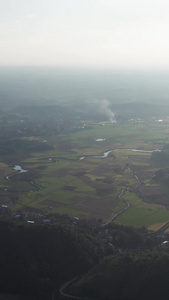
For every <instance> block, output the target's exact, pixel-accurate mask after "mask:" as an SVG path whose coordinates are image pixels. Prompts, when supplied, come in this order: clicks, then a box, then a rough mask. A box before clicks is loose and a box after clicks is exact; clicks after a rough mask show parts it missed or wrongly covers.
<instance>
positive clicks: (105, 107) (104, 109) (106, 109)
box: [100, 99, 116, 123]
mask: <svg viewBox="0 0 169 300" xmlns="http://www.w3.org/2000/svg"><path fill="white" fill-rule="evenodd" d="M100 111H101V113H102V114H104V115H106V116H107V117H108V119H109V121H110V123H116V118H115V114H114V112H113V111H112V110H111V109H110V103H109V101H108V100H106V99H103V100H102V101H101V105H100Z"/></svg>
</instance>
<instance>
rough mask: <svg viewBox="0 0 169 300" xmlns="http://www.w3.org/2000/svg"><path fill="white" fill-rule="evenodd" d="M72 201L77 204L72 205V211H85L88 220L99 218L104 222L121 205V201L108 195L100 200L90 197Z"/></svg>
mask: <svg viewBox="0 0 169 300" xmlns="http://www.w3.org/2000/svg"><path fill="white" fill-rule="evenodd" d="M70 200H73V201H75V202H76V204H75V205H71V209H75V210H81V211H84V212H85V213H86V217H87V218H91V217H97V218H101V219H103V220H107V219H108V218H109V217H110V215H111V214H112V212H113V208H115V207H116V206H117V205H120V204H121V200H120V199H118V198H117V199H116V198H112V197H111V196H108V195H105V196H104V197H101V198H98V199H96V198H92V197H90V196H89V197H84V198H82V197H73V198H71V199H70ZM83 218H84V216H83Z"/></svg>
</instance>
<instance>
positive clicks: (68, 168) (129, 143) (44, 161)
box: [0, 121, 169, 228]
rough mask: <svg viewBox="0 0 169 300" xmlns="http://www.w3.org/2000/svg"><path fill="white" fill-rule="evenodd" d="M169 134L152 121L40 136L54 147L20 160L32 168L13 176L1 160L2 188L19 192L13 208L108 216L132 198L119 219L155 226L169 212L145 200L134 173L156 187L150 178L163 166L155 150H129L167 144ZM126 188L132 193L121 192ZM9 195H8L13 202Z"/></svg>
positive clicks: (166, 126)
mask: <svg viewBox="0 0 169 300" xmlns="http://www.w3.org/2000/svg"><path fill="white" fill-rule="evenodd" d="M147 128H148V129H147ZM168 134H169V127H168V124H160V123H157V122H153V121H152V122H145V123H141V124H139V123H138V124H134V125H133V124H129V123H127V124H125V125H122V124H105V126H103V125H101V124H95V125H90V126H88V125H86V127H85V128H84V129H83V130H78V131H74V132H70V133H68V134H60V135H53V136H50V137H41V138H39V140H42V141H43V140H47V143H48V144H50V145H52V146H53V150H49V151H44V152H34V153H29V155H28V156H27V157H25V158H24V159H23V160H22V161H20V164H21V166H22V167H23V168H24V169H27V170H28V172H27V173H24V174H23V175H22V174H20V175H19V177H17V176H14V177H12V179H11V180H6V179H4V177H5V176H6V175H7V174H10V173H13V172H14V171H13V170H12V169H11V168H10V167H12V165H11V166H8V165H7V164H1V165H0V170H1V173H0V175H1V189H3V188H4V187H8V189H9V190H12V191H14V192H15V203H14V204H15V205H13V204H12V205H11V209H12V210H13V211H17V210H18V209H21V210H25V211H27V209H29V210H30V209H32V210H37V211H40V210H41V211H43V210H44V211H50V213H56V212H57V213H61V214H69V215H71V216H79V217H81V216H82V217H85V218H91V217H96V218H102V219H103V220H104V221H106V220H107V219H108V218H109V217H110V215H111V214H112V213H113V212H114V214H115V213H117V212H118V211H120V210H121V209H123V208H124V207H125V205H126V204H125V202H124V200H127V201H128V202H129V203H130V208H129V209H128V210H127V211H125V212H124V213H122V214H121V215H120V216H119V217H118V218H117V219H116V223H118V224H124V225H132V226H136V227H140V226H146V227H149V226H154V228H156V227H158V224H160V223H165V222H167V221H168V220H169V211H168V210H166V209H165V207H164V206H162V205H160V203H158V204H157V203H151V204H150V203H146V202H144V201H143V200H142V198H140V196H138V195H137V189H136V190H134V189H135V186H136V184H137V179H136V177H135V175H137V177H138V178H139V180H141V182H142V184H144V185H145V186H147V187H150V188H153V186H156V185H157V184H155V183H154V182H152V180H151V177H152V175H153V174H154V172H155V171H156V170H157V169H158V168H155V167H154V166H153V164H152V163H151V153H149V152H136V151H134V152H133V151H132V150H130V149H142V150H155V149H157V148H158V149H162V147H163V146H164V145H165V144H166V143H167V142H169V140H168ZM34 139H36V138H35V137H30V138H29V139H27V140H28V141H29V140H30V141H32V140H34ZM97 139H103V141H97ZM127 149H128V150H127ZM110 150H114V151H112V152H110V153H109V155H108V156H107V157H104V158H103V157H102V156H103V154H104V152H107V151H110ZM99 156H101V157H99ZM25 174H26V175H25ZM25 176H27V177H25ZM31 181H32V182H33V183H34V184H31V183H30V182H31ZM127 189H128V190H130V192H128V193H127V192H126V193H125V194H124V195H123V197H122V198H121V197H119V195H120V193H121V191H122V190H127ZM8 194H10V193H8ZM10 195H11V194H10ZM10 195H8V197H6V199H8V202H9V203H10ZM1 198H2V197H1ZM3 199H4V198H2V200H1V202H2V203H3ZM6 201H7V200H6ZM12 203H13V202H12Z"/></svg>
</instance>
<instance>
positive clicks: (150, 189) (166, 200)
mask: <svg viewBox="0 0 169 300" xmlns="http://www.w3.org/2000/svg"><path fill="white" fill-rule="evenodd" d="M138 191H139V194H140V196H141V198H142V199H143V201H145V202H148V203H152V204H161V205H164V206H166V207H167V208H168V207H169V196H168V195H167V194H165V192H164V191H163V190H162V188H161V187H160V186H145V185H143V184H142V185H140V186H139V188H138Z"/></svg>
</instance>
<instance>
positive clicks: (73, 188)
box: [62, 185, 76, 191]
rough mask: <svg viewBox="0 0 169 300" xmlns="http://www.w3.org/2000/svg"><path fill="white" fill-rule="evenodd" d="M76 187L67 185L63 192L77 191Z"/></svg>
mask: <svg viewBox="0 0 169 300" xmlns="http://www.w3.org/2000/svg"><path fill="white" fill-rule="evenodd" d="M75 188H76V187H75V186H69V185H65V186H63V187H62V190H64V191H74V190H75Z"/></svg>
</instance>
